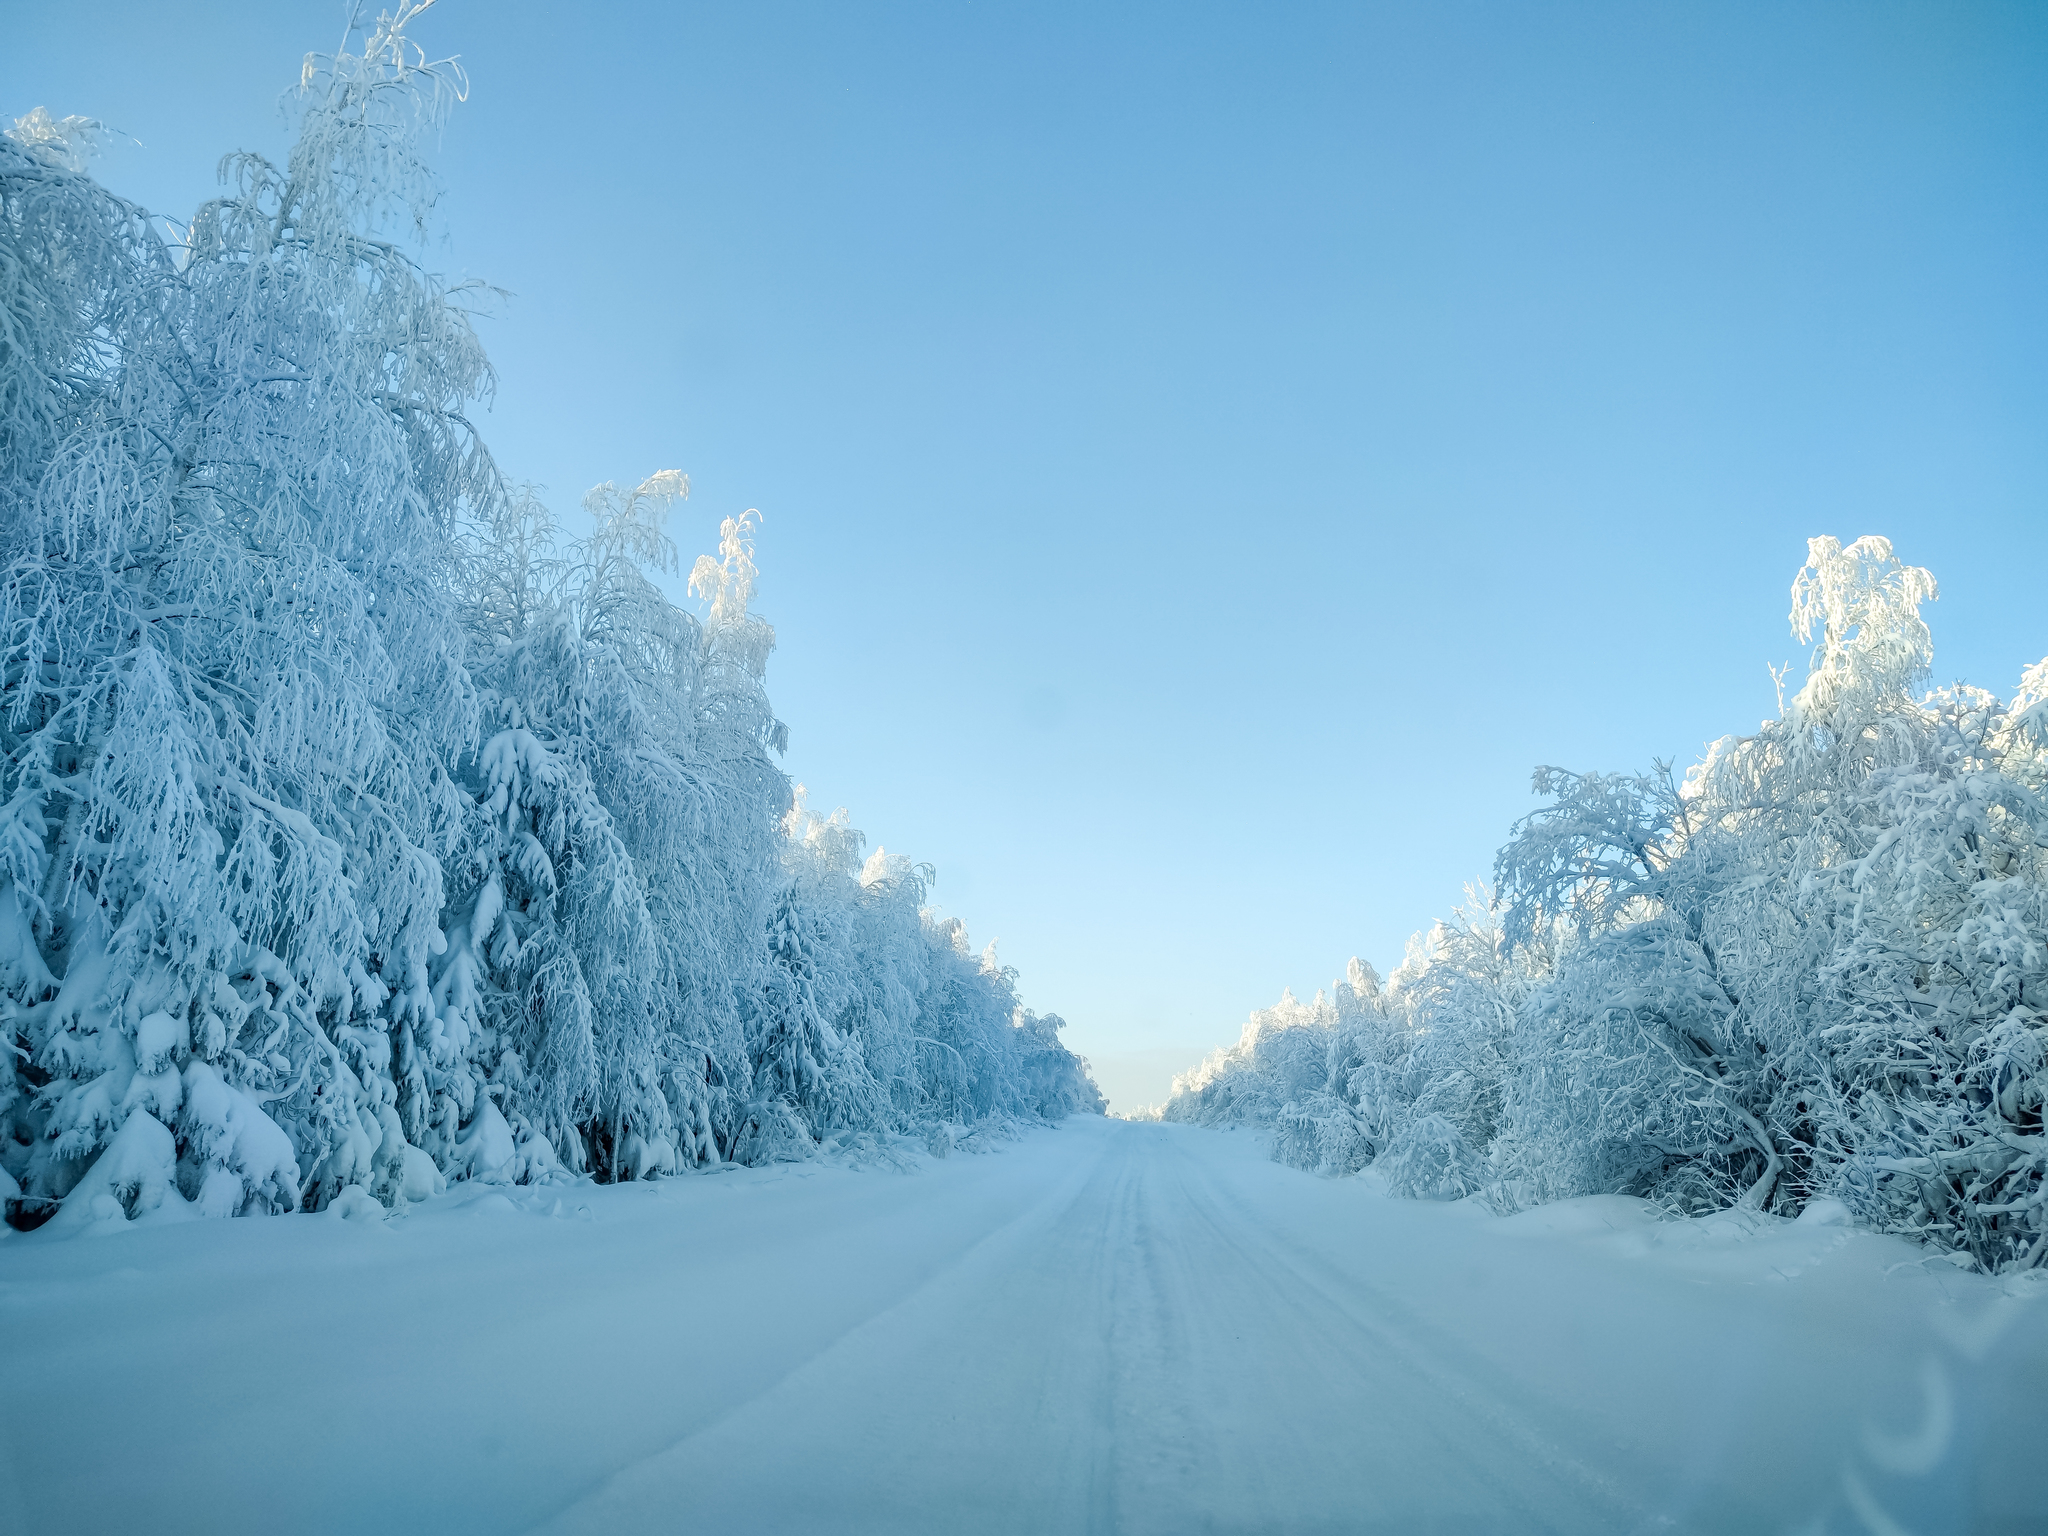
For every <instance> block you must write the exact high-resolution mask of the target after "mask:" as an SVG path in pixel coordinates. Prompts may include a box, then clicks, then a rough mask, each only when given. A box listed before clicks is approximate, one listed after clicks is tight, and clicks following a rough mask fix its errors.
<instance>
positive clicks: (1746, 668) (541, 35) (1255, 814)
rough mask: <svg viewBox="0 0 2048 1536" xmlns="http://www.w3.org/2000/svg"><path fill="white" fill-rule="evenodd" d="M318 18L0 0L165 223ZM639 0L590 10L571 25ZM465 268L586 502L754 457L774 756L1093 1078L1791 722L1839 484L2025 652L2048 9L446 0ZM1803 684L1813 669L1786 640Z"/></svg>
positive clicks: (1382, 941)
mask: <svg viewBox="0 0 2048 1536" xmlns="http://www.w3.org/2000/svg"><path fill="white" fill-rule="evenodd" d="M343 14H344V11H343V7H341V6H339V5H337V4H332V3H329V0H318V3H311V0H264V3H254V0H220V3H217V4H214V5H211V6H208V7H206V8H205V11H204V18H203V24H202V23H201V22H199V21H197V20H195V18H196V17H197V16H198V13H196V12H194V11H193V10H192V9H191V8H188V7H171V6H164V5H160V4H141V3H118V0H107V3H101V4H83V3H74V4H70V5H64V6H49V5H30V4H27V3H24V0H0V24H4V31H0V37H4V38H5V45H4V47H0V113H4V114H5V115H6V116H7V117H9V118H12V117H14V116H17V115H19V114H21V113H23V112H25V111H27V110H28V109H29V108H31V107H33V106H37V105H46V106H48V107H49V108H50V110H51V111H53V112H55V113H57V114H58V115H60V116H61V115H64V114H67V113H81V114H85V115H88V116H93V117H98V118H101V119H103V120H104V121H106V122H107V123H109V124H110V125H112V126H114V127H116V128H118V129H120V130H121V131H122V132H123V133H125V134H126V135H128V136H129V138H130V139H132V140H139V141H140V143H139V145H138V144H136V143H134V142H121V143H117V144H116V146H115V147H114V148H113V149H112V150H111V151H110V152H109V153H108V154H107V155H106V156H105V157H104V159H103V160H102V161H101V162H100V165H99V168H98V173H99V174H100V175H101V177H102V179H104V180H105V181H106V182H107V183H108V184H109V185H111V186H112V187H114V188H115V189H116V190H117V191H120V192H122V193H124V194H126V195H128V196H131V197H133V198H135V199H136V200H138V201H140V202H142V203H144V204H146V205H147V206H150V207H152V208H154V209H156V210H158V211H161V212H165V213H170V214H176V215H180V216H183V215H187V214H189V213H190V211H191V209H192V208H193V207H194V206H195V205H196V204H197V203H198V202H199V201H200V200H201V199H203V198H204V197H206V196H208V195H210V194H211V192H212V191H213V188H214V181H213V172H214V166H215V164H216V163H217V161H218V160H219V158H220V156H221V155H222V154H223V153H225V152H226V151H228V150H231V149H236V148H243V147H249V148H258V149H265V150H269V151H272V152H275V151H278V150H279V149H281V147H282V142H283V130H282V126H281V118H280V115H279V111H278V108H277V100H278V97H279V95H280V94H281V93H282V92H283V91H284V90H286V89H287V88H288V87H289V86H291V85H292V84H293V82H294V81H295V80H296V78H297V70H298V62H299V59H300V57H301V55H302V54H303V53H305V52H306V51H307V50H308V49H325V48H331V47H333V46H334V44H335V42H336V41H337V40H338V39H339V36H340V33H341V21H342V18H343ZM600 14H602V15H603V16H605V17H606V18H608V19H607V20H606V21H605V22H604V23H603V24H600V23H599V22H597V21H594V20H592V19H590V18H592V17H593V16H595V15H600ZM418 36H419V38H420V40H421V41H422V42H423V43H424V44H425V45H426V46H427V47H428V48H429V49H430V50H431V51H432V52H433V53H435V54H437V55H438V54H446V53H457V54H460V55H461V58H462V61H463V64H464V65H465V67H466V68H467V70H468V72H469V75H470V78H471V80H472V91H471V96H470V100H469V101H468V103H467V104H465V105H464V106H462V107H461V108H460V109H458V111H457V112H456V114H455V116H454V119H453V121H452V123H451V125H450V126H449V128H448V130H447V131H446V134H445V137H444V140H443V144H442V148H441V151H440V154H439V157H438V163H439V165H440V168H441V171H442V174H443V176H444V178H445V180H446V183H447V193H446V196H445V198H444V200H443V203H442V213H443V216H444V223H445V229H446V236H447V238H446V243H445V244H443V245H440V246H438V247H437V248H436V252H435V254H436V257H437V259H438V260H439V262H440V264H441V265H442V267H443V269H444V270H446V271H448V272H450V273H452V274H458V275H474V276H479V277H483V278H486V279H488V280H490V281H491V282H494V283H496V284H498V285H500V286H502V287H504V288H506V289H508V290H510V291H511V293H512V295H513V297H511V298H510V299H508V300H507V301H505V302H504V303H503V304H502V305H501V306H500V308H499V309H498V311H497V313H495V314H494V315H493V316H492V317H491V318H490V319H489V320H488V321H487V322H486V323H485V324H484V327H483V335H484V339H485V342H486V344H487V346H489V348H490V349H491V353H492V356H493V358H494V360H495V361H496V363H497V365H498V369H499V373H500V388H499V393H498V396H497V399H496V401H495V402H494V404H493V405H492V408H491V409H490V411H489V412H488V413H487V414H486V415H485V416H484V417H483V427H484V432H485V435H486V437H487V439H488V440H489V441H490V442H491V443H492V445H493V447H494V449H495V451H496V452H497V454H498V457H499V459H500V460H501V462H502V463H503V464H504V465H505V466H506V468H507V469H508V470H509V471H510V472H511V473H512V474H513V475H515V476H517V477H522V478H530V479H533V480H535V481H538V482H540V483H541V484H542V485H543V486H544V487H545V488H546V492H547V496H548V499H549V500H550V501H551V502H552V503H553V504H554V505H555V507H556V509H557V510H558V512H561V513H563V514H566V515H567V520H568V521H570V523H571V525H572V526H573V525H574V513H575V503H576V500H577V497H578V496H579V495H580V493H581V492H582V491H583V490H584V489H585V488H586V487H587V486H588V485H590V484H591V483H593V482H595V481H598V480H601V479H606V478H613V479H629V478H638V477H640V476H642V475H645V474H647V473H649V472H651V471H652V470H655V469H659V468H667V467H676V468H681V469H685V470H688V471H689V472H690V474H691V476H692V478H693V481H694V485H695V492H694V495H693V499H692V500H691V502H690V503H689V504H688V506H687V508H686V509H685V511H684V514H683V515H682V516H681V517H680V518H679V519H678V520H677V522H676V524H675V525H674V530H673V531H674V532H675V533H676V535H677V538H678V542H679V543H680V544H681V545H682V546H683V549H684V552H685V560H686V563H687V559H688V557H689V556H690V555H691V554H693V553H694V552H696V551H698V550H702V549H708V548H710V547H711V545H712V544H713V543H714V542H715V539H716V532H717V523H718V519H719V518H720V517H721V516H722V515H725V514H727V513H730V512H734V511H737V510H739V509H741V508H744V507H750V506H751V507H758V508H760V509H761V510H762V512H763V514H764V523H763V526H762V529H761V533H760V536H759V542H758V551H757V552H758V557H759V559H760V563H761V566H762V570H763V581H762V586H761V593H760V598H759V602H758V605H757V606H758V607H759V609H760V610H761V611H762V612H763V613H764V614H765V615H766V616H767V617H768V618H769V619H771V620H772V621H773V622H774V623H775V624H776V626H777V629H778V631H779V633H780V636H781V645H780V649H779V650H778V652H777V655H776V657H775V660H774V662H773V663H772V664H771V669H770V674H769V683H770V692H771V695H772V696H773V698H774V700H775V703H776V707H777V710H778V713H780V714H781V715H782V716H783V718H784V719H786V720H787V721H788V722H789V723H790V726H791V746H790V751H789V755H788V758H787V760H786V764H785V766H786V767H787V768H788V769H789V771H790V772H791V774H792V775H793V776H794V777H795V778H797V779H799V780H801V781H803V782H804V783H806V784H807V785H808V786H809V788H810V790H811V795H812V799H813V801H814V803H817V804H819V805H821V806H823V807H826V808H829V807H831V806H833V805H838V804H845V805H847V806H848V807H849V808H850V809H851V811H852V815H853V820H854V822H855V824H856V825H858V826H861V827H863V828H865V829H866V830H867V831H868V833H869V835H870V838H871V840H872V841H875V842H880V843H883V844H885V845H887V847H888V848H889V849H890V850H891V851H892V852H898V853H907V854H909V855H911V856H912V857H914V858H919V859H928V860H930V861H932V862H933V863H934V864H936V865H937V867H938V871H939V881H938V885H937V888H936V891H935V897H936V899H937V900H938V902H939V903H940V904H941V905H943V906H944V907H945V908H946V909H947V910H948V911H949V912H954V913H957V914H958V915H960V916H962V917H964V918H965V919H966V920H967V922H968V925H969V927H970V930H971V931H972V933H973V934H974V935H975V937H976V939H977V941H981V940H986V939H988V938H990V937H1000V940H1001V953H1002V955H1003V957H1004V959H1005V960H1006V961H1007V962H1008V963H1010V964H1013V965H1015V966H1017V967H1018V969H1019V971H1020V972H1021V976H1022V987H1023V991H1024V995H1025V997H1026V999H1027V1001H1029V1002H1030V1003H1031V1005H1032V1006H1034V1007H1036V1008H1038V1009H1040V1010H1041V1011H1053V1012H1058V1013H1060V1014H1062V1015H1064V1016H1065V1017H1066V1018H1067V1019H1068V1020H1069V1023H1070V1028H1069V1031H1068V1041H1069V1043H1070V1044H1071V1045H1073V1046H1074V1047H1075V1048H1076V1049H1079V1050H1080V1051H1082V1052H1083V1053H1084V1054H1086V1055H1089V1056H1090V1057H1091V1058H1093V1059H1094V1060H1096V1061H1097V1063H1098V1065H1099V1066H1100V1068H1101V1075H1102V1077H1103V1079H1104V1081H1105V1084H1106V1085H1107V1086H1108V1087H1109V1088H1110V1090H1111V1094H1112V1098H1113V1100H1115V1101H1116V1103H1117V1107H1129V1106H1130V1105H1132V1104H1134V1103H1137V1102H1142V1101H1144V1100H1146V1099H1148V1098H1156V1097H1158V1096H1160V1095H1162V1094H1163V1093H1164V1091H1165V1087H1166V1079H1167V1077H1168V1076H1170V1073H1171V1070H1172V1069H1173V1067H1174V1066H1175V1065H1188V1064H1191V1063H1192V1060H1193V1058H1194V1057H1195V1056H1196V1055H1198V1054H1199V1053H1200V1052H1201V1051H1202V1050H1206V1049H1207V1048H1209V1047H1211V1046H1214V1045H1217V1044H1220V1043H1224V1042H1226V1041H1228V1040H1230V1039H1234V1038H1235V1037H1236V1035H1237V1032H1238V1029H1239V1027H1240V1025H1241V1024H1242V1022H1243V1019H1244V1017H1245V1015H1246V1013H1247V1012H1248V1011H1249V1010H1250V1009H1252V1008H1254V1007H1259V1006H1264V1005H1266V1004H1269V1003H1271V1002H1272V1001H1273V1000H1274V999H1275V998H1276V997H1277V996H1278V995H1279V993H1280V990H1281V988H1282V987H1283V986H1291V987H1293V988H1295V989H1296V990H1297V991H1298V992H1300V993H1302V994H1303V995H1304V996H1306V995H1307V993H1308V992H1309V991H1311V990H1313V989H1314V988H1315V987H1317V986H1319V985H1323V984H1326V983H1327V982H1328V981H1329V980H1330V979H1331V978H1332V977H1335V976H1337V975H1340V974H1341V973H1342V970H1343V966H1344V962H1345V960H1346V959H1347V958H1348V957H1349V956H1351V955H1353V954H1358V955H1362V956H1364V957H1365V958H1366V959H1368V960H1370V961H1371V962H1372V963H1373V964H1375V965H1376V966H1378V967H1379V968H1380V969H1381V970H1382V971H1385V970H1387V969H1390V968H1391V967H1392V966H1393V965H1394V964H1395V963H1396V962H1398V960H1399V958H1400V955H1401V950H1402V944H1403V941H1404V939H1405V938H1406V936H1407V935H1408V934H1409V933H1410V932H1412V931H1414V930H1416V929H1418V928H1421V927H1424V926H1426V925H1427V923H1428V922H1429V921H1430V919H1431V918H1433V917H1434V916H1436V915H1438V914H1439V913H1441V912H1443V911H1444V910H1446V909H1447V908H1448V907H1449V906H1450V905H1451V904H1452V903H1453V902H1455V901H1457V900H1458V899H1459V896H1460V887H1461V886H1462V884H1463V883H1464V882H1466V881H1468V880H1473V879H1477V878H1481V877H1483V876H1484V875H1485V874H1486V873H1487V870H1488V868H1489V866H1490V863H1491V859H1492V854H1493V850H1494V849H1495V848H1496V847H1497V846H1498V844H1499V843H1500V842H1501V840H1502V838H1503V836H1504V835H1505V833H1506V831H1507V828H1508V826H1509V824H1510V823H1511V822H1512V820H1513V819H1514V818H1515V817H1516V816H1519V815H1521V814H1523V813H1524V812H1526V811H1527V810H1529V809H1530V808H1532V806H1533V804H1534V802H1533V801H1532V800H1531V799H1530V797H1529V795H1528V775H1529V770H1530V768H1531V767H1532V766H1533V765H1535V764H1537V763H1545V762H1547V763H1558V764H1561V765H1564V766H1567V767H1573V768H1603V769H1622V768H1636V767H1643V766H1647V765H1648V764H1649V762H1650V761H1651V760H1652V759H1653V758H1657V757H1670V758H1675V759H1676V760H1677V761H1678V762H1679V763H1680V765H1681V766H1682V765H1683V764H1684V763H1686V762H1689V761H1691V760H1692V759H1693V758H1694V757H1696V756H1697V755H1698V753H1699V751H1700V750H1701V748H1702V747H1703V745H1704V744H1705V743H1706V742H1707V741H1709V740H1711V739H1713V738H1714V737H1717V736H1719V735H1722V734H1724V733H1726V732H1730V731H1740V730H1745V729H1750V728H1753V727H1754V726H1755V725H1756V723H1757V721H1758V720H1759V719H1761V718H1763V717H1764V716H1765V715H1767V714H1769V713H1771V712H1772V711H1773V709H1774V707H1775V706H1774V701H1773V691H1772V684H1771V680H1770V677H1769V675H1768V673H1767V672H1766V667H1767V666H1769V665H1772V664H1777V663H1782V662H1785V661H1787V660H1794V661H1795V662H1796V661H1797V658H1798V657H1799V649H1798V646H1797V645H1796V643H1795V642H1794V641H1793V640H1792V638H1791V637H1790V635H1789V633H1788V632H1787V628H1786V621H1785V615H1786V610H1787V608H1788V606H1789V603H1788V596H1787V589H1788V587H1789V585H1790V582H1791V580H1792V577H1793V575H1794V573H1795V571H1796V570H1797V569H1798V567H1799V564H1800V562H1801V560H1802V559H1803V557H1804V552H1805V541H1806V539H1807V538H1808V537H1809V536H1810V535H1813V534H1820V533H1832V534H1835V535H1837V536H1839V537H1841V538H1843V539H1845V540H1846V539H1849V538H1853V537H1855V536H1856V535H1858V534H1861V533H1882V534H1886V535H1888V536H1889V537H1891V538H1892V539H1893V541H1894V542H1895V544H1896V545H1897V547H1898V550H1899V553H1900V555H1901V556H1902V557H1903V558H1905V559H1907V560H1908V561H1911V562H1913V563H1915V564H1920V565H1925V566H1928V567H1929V568H1931V569H1932V570H1933V572H1934V573H1935V575H1936V577H1937V578H1938V579H1939V580H1940V582H1941V587H1942V598H1941V601H1940V602H1939V603H1938V604H1937V605H1936V606H1935V607H1934V608H1933V609H1932V610H1931V611H1930V613H1929V619H1930V622H1931V623H1932V624H1933V627H1934V634H1935V645H1936V666H1935V671H1936V674H1937V680H1938V681H1949V680H1955V679H1962V680H1966V681H1969V682H1971V683H1975V684H1978V685H1980V686H1984V687H1989V688H1993V689H1996V690H1998V691H1999V692H2001V693H2008V694H2009V693H2010V692H2011V690H2012V688H2013V686H2014V684H2015V683H2016V681H2017V679H2018V676H2019V673H2020V670H2021V668H2022V667H2023V666H2025V665H2026V664H2027V663H2029V662H2031V661H2034V660H2038V659H2040V658H2041V657H2042V655H2043V654H2044V653H2048V604H2044V602H2043V601H2042V586H2043V576H2044V574H2048V284H2044V282H2043V278H2044V276H2048V10H2043V9H2041V8H2039V7H2037V6H2029V5H1963V4H1939V5H1937V4H1922V5H1906V4H1881V5H1862V4H1859V5H1809V6H1801V7H1796V8H1793V7H1781V6H1774V5H1763V4H1753V5H1715V6H1691V5H1688V6H1680V5H1675V4H1628V5H1623V4H1611V5H1555V6H1546V7H1540V8H1536V7H1525V6H1514V5H1506V4H1501V5H1476V4H1466V5H1431V6H1368V5H1344V6H1291V7H1282V6H1257V7H1251V6H1246V7H1240V8H1234V9H1233V8H1221V7H1199V6H1198V7H1189V6H1181V5H1173V6H1168V5H1150V6H1136V5H1132V6H1118V7H1102V6H1092V5H1064V6H1051V5H1033V6H1006V7H993V6H975V7H964V6H893V7H877V8H871V9H855V8H851V7H845V6H823V5H820V6H778V5H762V6H749V7H711V6H702V5H680V4H664V5H625V4H621V5H615V6H612V7H609V8H606V9H605V10H604V11H602V12H598V11H596V10H593V9H589V8H586V9H582V10H572V9H571V8H567V7H561V6H553V7H549V6H542V5H537V4H526V3H520V0H501V3H495V4H486V3H483V0H441V3H440V4H439V5H437V6H436V7H435V9H434V10H433V11H432V12H431V13H429V15H428V16H427V17H426V18H424V19H423V20H422V22H421V23H420V25H419V27H418ZM1798 671H1799V667H1798V666H1797V665H1795V669H1794V675H1795V677H1796V676H1797V675H1798Z"/></svg>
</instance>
